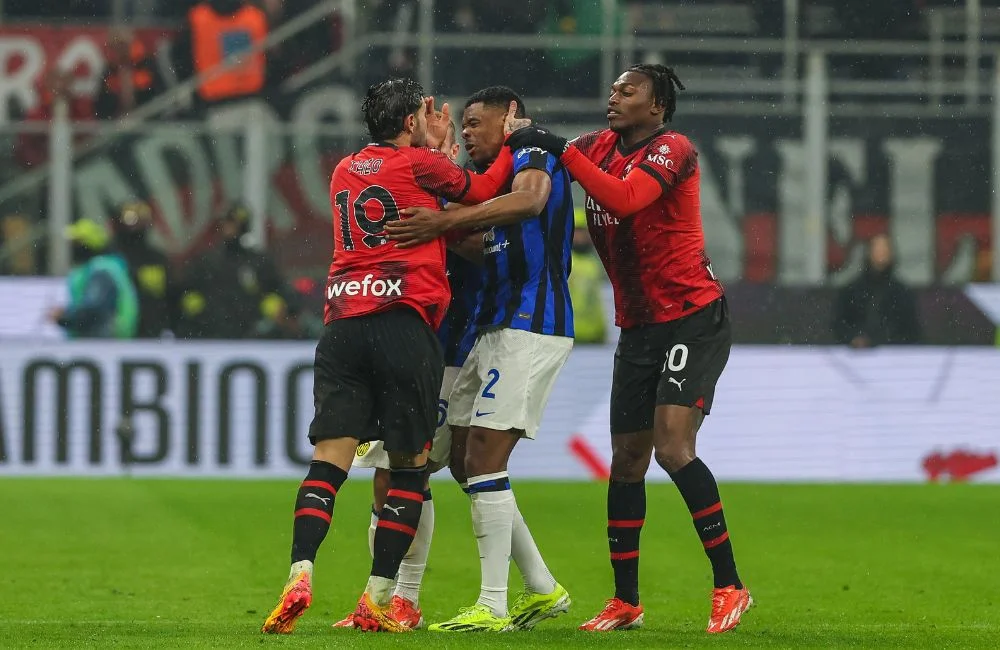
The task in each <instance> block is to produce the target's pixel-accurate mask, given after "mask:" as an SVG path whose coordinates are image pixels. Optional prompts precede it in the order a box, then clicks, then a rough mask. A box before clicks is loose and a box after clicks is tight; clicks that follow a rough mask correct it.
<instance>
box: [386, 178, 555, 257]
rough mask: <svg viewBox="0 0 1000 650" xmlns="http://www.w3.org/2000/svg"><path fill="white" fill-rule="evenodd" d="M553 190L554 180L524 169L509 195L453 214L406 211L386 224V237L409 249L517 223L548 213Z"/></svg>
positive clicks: (450, 212)
mask: <svg viewBox="0 0 1000 650" xmlns="http://www.w3.org/2000/svg"><path fill="white" fill-rule="evenodd" d="M551 189H552V179H551V178H550V177H549V175H548V174H547V173H546V172H544V171H542V170H540V169H525V170H524V171H522V172H519V173H518V175H517V176H515V177H514V183H513V185H512V186H511V191H510V193H509V194H504V195H503V196H498V197H497V198H495V199H493V200H491V201H487V202H485V203H481V204H479V205H473V206H467V207H462V208H456V209H453V210H445V211H438V210H429V209H427V208H407V209H406V210H403V211H402V214H404V215H406V218H405V219H401V220H398V221H389V222H387V223H386V224H385V232H386V236H387V237H388V238H389V239H392V240H395V241H396V243H397V246H398V247H399V248H410V247H413V246H419V245H420V244H424V243H427V242H429V241H433V240H434V239H437V238H438V237H440V236H442V235H443V234H444V233H446V232H448V231H449V230H453V229H457V228H463V229H482V228H488V227H490V226H503V225H507V224H511V223H517V222H518V221H522V220H524V219H528V218H530V217H533V216H535V215H537V214H538V213H540V212H541V211H542V210H544V209H545V203H546V202H547V201H548V200H549V192H550V191H551Z"/></svg>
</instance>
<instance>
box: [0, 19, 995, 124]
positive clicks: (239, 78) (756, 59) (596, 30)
mask: <svg viewBox="0 0 1000 650" xmlns="http://www.w3.org/2000/svg"><path fill="white" fill-rule="evenodd" d="M612 2H613V13H614V15H615V16H616V17H617V22H616V24H614V25H612V26H611V29H612V31H613V32H615V33H616V34H617V33H621V31H622V30H623V29H625V27H626V26H628V28H629V29H630V30H634V31H635V32H636V33H638V34H640V35H652V36H655V35H661V36H675V35H676V36H684V35H693V36H697V35H708V36H719V37H726V36H728V37H739V38H745V37H751V36H760V37H769V38H781V37H782V36H783V35H784V34H785V24H784V22H785V21H784V17H785V2H784V0H697V2H695V1H694V0H673V1H668V2H641V1H638V0H635V1H630V0H612ZM964 3H965V0H895V1H893V2H874V3H873V2H870V1H869V0H839V1H837V0H802V2H801V7H800V13H801V15H800V18H799V22H798V26H797V30H796V32H797V35H798V36H799V37H801V38H824V39H829V38H834V39H835V38H842V39H851V38H862V39H870V38H877V39H881V40H886V39H919V38H927V34H928V25H927V23H928V21H927V14H928V10H933V9H938V8H953V9H960V8H961V7H962V6H964ZM315 5H316V2H315V1H314V0H30V1H26V0H5V2H3V3H0V6H2V11H3V20H4V21H5V22H12V23H19V22H31V21H38V20H43V21H49V23H50V24H65V21H69V22H74V21H75V22H85V23H93V22H95V21H96V22H98V23H100V22H104V23H105V24H111V21H113V20H119V21H121V22H119V23H115V24H119V25H143V26H149V25H161V26H168V27H172V28H176V32H175V34H174V35H173V37H172V39H171V43H170V45H169V52H167V53H166V56H162V55H161V53H157V52H153V51H150V49H149V48H148V47H146V46H144V45H143V44H142V43H141V42H140V41H139V40H138V39H136V38H135V37H134V34H133V32H131V31H130V30H129V29H126V28H118V29H115V30H112V32H111V35H110V37H109V38H108V43H107V44H106V49H107V59H108V61H107V68H106V75H105V78H104V80H103V83H102V84H101V90H100V95H99V97H98V98H97V99H96V100H91V101H89V102H83V101H81V102H78V105H75V106H74V107H73V114H72V117H73V118H74V119H90V118H98V119H110V118H115V117H120V116H122V115H126V114H128V113H129V112H130V111H132V110H134V109H135V108H137V107H139V106H141V105H142V104H144V103H145V102H146V101H148V100H149V99H151V98H152V97H155V96H156V95H158V94H159V93H160V92H162V91H163V90H164V89H166V88H168V87H170V86H172V85H174V84H176V83H178V82H179V81H183V80H185V79H188V78H190V77H191V76H192V75H194V74H197V73H201V72H204V71H205V70H207V69H209V68H211V67H212V66H214V65H216V64H218V63H219V62H220V61H222V59H223V58H225V57H226V56H228V55H231V54H234V53H240V52H243V51H249V50H250V48H251V47H253V46H255V45H258V44H259V43H260V42H261V41H263V40H264V39H265V38H267V36H268V34H269V33H271V32H272V31H273V30H275V29H277V28H279V27H280V26H281V25H282V24H284V23H286V22H287V21H289V20H291V19H293V18H295V17H296V16H298V15H300V14H301V13H302V12H304V11H307V10H309V9H311V8H313V7H315ZM421 5H422V3H421V2H420V0H366V1H364V2H358V3H357V10H358V16H357V21H358V22H357V26H356V30H357V32H358V33H362V34H363V33H369V32H382V33H386V32H388V33H392V32H396V33H398V34H400V35H401V36H409V35H412V34H414V33H416V32H417V31H418V29H419V25H420V16H419V14H420V9H421ZM981 5H982V7H983V8H984V9H986V8H989V7H995V6H1000V0H982V2H981ZM116 7H118V9H119V13H118V14H117V15H116V14H115V13H114V11H115V8H116ZM712 12H716V13H712ZM718 12H722V13H721V14H720V13H718ZM723 18H724V20H723ZM607 22H608V21H607V20H605V2H603V1H602V0H527V1H526V2H522V3H519V4H518V5H517V7H516V10H514V9H512V8H511V5H509V4H508V3H504V2H495V1H492V0H435V2H434V13H433V27H434V30H435V31H436V32H438V33H445V34H486V35H493V34H525V35H527V34H536V35H541V36H545V37H550V36H585V37H597V36H599V35H601V34H602V33H603V32H604V31H605V29H606V27H607ZM220 33H221V34H222V35H223V38H217V36H218V34H220ZM343 36H344V34H343V24H342V21H341V19H340V17H339V16H337V15H332V16H328V17H327V18H326V19H324V20H322V21H320V22H318V23H315V24H314V25H312V26H311V27H309V28H307V29H306V30H304V31H302V32H300V33H297V34H296V36H295V38H293V39H292V40H290V41H287V42H285V43H284V44H280V45H278V46H276V47H274V48H272V49H269V50H268V51H267V53H266V54H260V55H254V56H250V57H248V58H247V60H246V61H244V63H243V64H242V65H241V66H239V68H238V69H235V70H231V71H229V72H227V73H222V74H219V75H216V76H215V77H214V78H213V79H210V80H205V82H204V83H202V84H200V85H199V86H198V88H197V91H196V93H195V94H194V97H193V101H192V102H190V103H187V104H185V105H184V106H183V108H182V109H180V115H181V116H184V114H185V113H186V114H188V115H191V114H198V113H199V112H201V111H203V110H204V109H205V108H206V107H208V106H212V105H214V104H217V103H220V102H230V101H234V100H239V99H245V98H247V97H262V98H264V99H267V100H269V101H272V102H278V101H279V95H280V90H279V86H280V84H281V83H282V82H284V81H286V80H288V79H289V78H290V77H291V76H293V75H294V74H295V73H296V72H299V71H301V70H303V69H305V68H307V67H309V66H310V65H312V64H314V63H315V62H317V61H320V60H322V59H324V58H325V57H327V56H328V55H330V54H331V53H334V52H336V51H337V50H338V49H339V48H340V47H341V44H342V42H343ZM441 52H442V54H441V55H439V56H437V57H436V60H435V62H434V68H435V79H436V80H437V81H438V83H439V84H440V85H441V86H442V87H446V88H448V89H449V92H451V93H454V94H463V93H468V92H471V91H473V90H474V89H475V88H479V87H482V86H483V85H489V84H493V83H500V82H503V81H505V80H509V79H510V78H511V77H515V78H521V77H525V78H531V79H532V80H533V82H534V84H535V86H536V87H539V88H544V89H545V90H544V92H540V93H539V94H548V95H552V96H556V95H558V96H593V95H594V94H595V93H599V92H600V89H599V88H597V84H598V83H599V79H598V77H599V75H596V74H594V71H595V70H598V69H599V54H598V53H597V52H596V51H595V50H593V49H574V48H569V47H551V48H549V47H543V48H539V49H537V50H524V49H510V48H505V47H497V48H496V49H492V48H490V49H478V50H475V51H472V50H469V51H466V50H462V49H453V48H449V49H444V50H441ZM637 55H638V56H640V57H642V58H651V59H660V58H663V57H664V56H668V55H669V56H668V58H670V60H671V61H672V62H674V63H681V64H684V63H689V61H688V58H692V57H693V60H696V61H697V62H698V63H699V65H718V66H719V67H720V69H721V70H723V71H724V70H725V69H726V68H727V67H728V68H741V69H744V70H745V71H747V74H751V73H753V71H755V70H758V69H761V70H763V71H764V72H765V73H773V72H775V70H777V69H778V67H779V62H780V61H779V58H776V57H771V58H772V59H773V60H769V61H767V62H766V63H761V60H763V59H767V57H761V56H757V55H755V54H731V55H719V54H711V53H706V52H701V51H699V52H698V53H696V54H690V53H678V52H673V53H663V52H657V51H648V52H639V53H637ZM417 60H418V56H417V48H416V47H410V46H407V45H405V44H403V43H400V44H398V45H392V46H386V47H375V48H371V49H370V50H369V51H368V53H367V55H366V56H365V57H362V58H361V59H359V60H358V61H357V66H356V67H355V69H352V70H350V71H347V72H342V71H336V72H331V73H329V74H328V75H327V76H326V77H325V80H326V81H346V82H347V83H354V84H355V85H357V86H358V87H359V88H363V87H365V86H367V84H368V83H370V82H371V81H372V80H374V79H378V78H384V77H385V76H386V75H389V74H395V75H411V76H415V74H416V69H415V68H416V65H417V63H416V62H417ZM890 65H892V66H895V65H897V64H896V63H891V64H890ZM880 66H881V67H884V66H885V63H884V62H881V61H879V60H878V58H877V57H874V58H872V59H871V60H863V59H860V58H858V57H853V58H852V59H851V60H850V61H849V62H847V63H844V64H842V65H839V66H838V65H837V64H836V62H835V64H834V67H835V69H840V71H841V72H843V73H844V74H846V75H848V76H858V77H864V76H869V77H870V76H871V75H872V74H878V75H880V76H883V75H888V76H890V77H892V76H898V75H900V74H902V72H901V71H900V70H896V69H881V68H880ZM876 68H879V69H876ZM42 90H43V93H44V94H45V95H46V96H47V99H48V100H50V101H51V99H53V98H55V97H58V96H59V93H60V92H65V83H63V82H62V81H61V80H59V79H46V80H45V87H44V88H43V89H42ZM46 110H47V109H45V108H39V109H38V110H37V111H36V113H35V114H31V115H25V116H24V117H27V118H29V119H45V117H46ZM171 115H172V116H178V112H177V111H174V112H173V113H171Z"/></svg>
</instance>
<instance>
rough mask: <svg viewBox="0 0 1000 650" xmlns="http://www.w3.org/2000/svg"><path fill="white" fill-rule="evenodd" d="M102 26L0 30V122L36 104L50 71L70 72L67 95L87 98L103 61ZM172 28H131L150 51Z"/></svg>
mask: <svg viewBox="0 0 1000 650" xmlns="http://www.w3.org/2000/svg"><path fill="white" fill-rule="evenodd" d="M111 32H112V28H110V27H108V26H67V27H34V26H20V27H0V124H3V123H7V122H10V121H12V120H15V119H16V118H17V117H18V116H20V115H24V114H26V113H28V112H30V111H31V110H32V109H34V108H35V107H36V106H38V103H39V100H40V93H41V88H42V84H43V82H44V80H45V78H46V74H47V73H48V72H49V71H50V70H52V69H54V68H55V69H59V70H66V71H69V72H71V73H72V75H73V78H74V82H73V85H72V92H73V94H75V95H78V96H93V95H95V94H96V93H97V91H98V89H99V88H100V84H101V79H102V78H103V76H104V71H105V67H106V65H107V60H108V56H107V53H108V42H109V40H110V38H109V37H110V36H111ZM172 33H173V30H169V29H159V28H142V29H135V30H132V34H133V35H134V37H135V38H136V39H137V40H138V41H139V42H140V43H142V45H143V46H144V47H145V49H146V51H147V52H149V53H153V52H155V51H156V49H157V48H158V47H160V45H161V44H162V43H164V42H165V41H168V40H169V39H170V37H171V35H172Z"/></svg>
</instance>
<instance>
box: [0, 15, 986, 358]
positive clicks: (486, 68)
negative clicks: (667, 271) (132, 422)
mask: <svg viewBox="0 0 1000 650" xmlns="http://www.w3.org/2000/svg"><path fill="white" fill-rule="evenodd" d="M614 1H615V12H614V13H615V15H616V16H617V18H618V21H619V22H617V23H616V24H614V25H612V26H611V27H610V29H611V31H613V32H616V33H617V32H618V31H620V30H622V29H624V26H625V25H631V26H632V28H634V29H635V30H636V31H637V32H639V33H640V34H652V35H657V34H659V35H690V34H699V33H704V34H711V35H713V36H731V37H741V38H742V37H749V36H761V37H769V38H780V37H782V36H783V35H784V33H785V25H784V12H785V2H784V0H697V1H694V0H687V1H684V0H673V1H664V2H649V1H647V2H638V1H627V0H614ZM964 4H965V3H964V0H898V1H894V2H875V3H873V2H870V0H837V1H835V0H802V2H801V12H802V13H801V16H800V24H799V26H798V33H799V36H801V37H803V38H864V39H867V38H879V39H913V38H926V34H927V20H926V16H927V12H928V10H933V9H939V8H953V9H958V8H961V7H962V6H964ZM981 4H982V6H983V7H984V8H988V7H997V6H1000V0H983V1H982V3H981ZM315 5H316V2H315V0H31V1H26V0H4V1H3V2H2V3H0V6H2V12H3V16H2V17H3V20H4V22H5V23H15V24H16V23H19V22H21V23H30V22H32V21H38V20H43V21H49V23H50V24H66V23H67V22H69V23H73V22H80V23H89V24H92V23H98V24H100V23H104V24H109V23H111V22H112V21H113V20H121V21H122V22H121V23H116V25H117V26H115V27H114V28H112V29H110V30H109V31H108V37H107V42H106V43H105V58H106V62H105V67H104V74H103V79H101V81H100V84H99V88H98V92H97V93H96V95H93V96H84V95H81V94H79V93H75V92H73V90H72V88H73V79H74V77H73V74H74V71H72V70H63V69H60V68H57V67H55V66H53V67H52V68H51V69H50V71H49V72H48V73H46V74H45V75H44V76H43V78H41V79H40V81H39V89H38V90H39V93H38V97H39V101H38V102H37V104H36V105H35V106H34V107H33V108H31V109H30V110H28V111H24V112H23V113H22V114H21V115H16V116H15V117H18V118H20V119H23V120H26V121H41V122H45V121H49V120H51V119H52V117H53V114H54V111H55V107H56V105H57V104H59V105H64V106H65V109H66V111H67V112H68V115H69V117H70V118H71V119H72V120H74V121H79V122H86V121H94V120H110V119H116V118H121V117H125V116H128V115H130V114H131V113H133V112H134V111H135V110H136V109H138V108H140V107H142V106H144V105H145V104H147V103H148V102H150V101H151V100H152V99H154V98H156V97H157V96H159V95H160V94H162V93H163V92H165V91H166V90H168V89H170V88H171V87H172V86H174V85H175V84H177V83H178V82H182V81H184V80H186V79H189V78H191V77H194V76H201V77H202V78H201V81H200V83H198V84H197V85H196V87H195V90H194V92H193V93H192V97H191V100H190V101H189V102H187V103H185V104H183V106H182V107H180V108H179V109H178V108H174V109H172V110H171V111H168V112H167V113H166V115H167V116H168V117H170V118H184V119H189V118H201V117H203V116H204V114H205V113H206V111H209V110H211V109H212V108H214V107H217V106H225V105H229V104H231V103H235V102H241V101H244V100H259V99H264V100H267V101H270V102H272V103H275V102H277V101H278V96H279V95H280V93H281V91H280V84H281V83H283V82H284V81H287V80H288V79H289V78H290V77H292V76H293V75H295V73H297V72H299V71H302V70H304V69H306V68H308V67H309V66H310V65H312V64H314V63H315V62H317V61H320V60H322V59H323V58H324V57H326V56H328V55H330V54H332V53H334V52H336V51H337V50H338V49H339V48H340V47H341V45H342V42H343V38H344V34H343V24H342V22H341V20H340V18H339V17H337V16H336V15H333V16H329V17H327V18H326V19H324V20H322V21H320V22H318V23H316V24H314V25H312V26H311V27H309V28H308V29H306V30H305V31H303V32H301V33H299V34H297V35H296V36H295V38H294V39H292V40H290V41H287V42H285V43H283V44H280V45H278V46H277V47H274V48H272V49H268V50H267V52H266V53H264V52H255V53H251V51H252V50H254V49H255V48H259V46H260V45H261V43H262V42H263V41H264V40H265V39H267V38H268V35H269V34H271V33H272V32H273V31H274V30H275V29H277V28H279V27H280V26H282V25H283V24H285V23H286V22H287V21H289V20H291V19H294V18H295V17H296V16H299V15H300V14H301V13H302V12H304V11H308V10H309V9H311V8H313V7H314V6H315ZM421 6H422V3H421V2H420V1H419V0H364V1H361V0H359V1H358V2H357V8H358V11H359V15H358V16H357V20H358V26H357V30H358V31H359V33H368V32H389V33H393V32H394V33H396V34H399V35H400V36H409V35H412V34H414V33H416V32H417V31H418V30H419V25H420V23H421V17H420V9H421ZM713 8H714V10H716V11H718V10H722V11H724V12H725V13H726V17H727V20H725V21H715V20H706V18H705V16H706V15H709V14H706V13H704V12H711V11H712V10H713ZM605 11H606V9H605V3H604V2H603V1H602V0H526V1H525V2H522V3H518V4H517V5H516V6H514V5H511V4H509V3H505V2H497V1H495V0H435V2H434V14H433V26H434V29H435V31H436V32H439V33H443V34H466V35H471V34H485V35H487V36H489V35H494V34H514V35H527V34H536V35H542V36H545V37H553V36H585V37H597V36H599V35H601V34H602V33H604V32H605V30H606V29H607V28H608V25H607V21H606V20H605V15H606V14H605ZM116 12H117V13H116ZM148 25H160V26H166V27H169V28H170V30H171V31H170V38H169V42H168V45H167V46H166V47H165V48H163V49H162V50H156V49H155V48H153V47H151V46H150V44H149V42H148V41H144V40H142V39H140V38H139V37H138V36H137V32H136V30H135V29H133V27H135V26H148ZM220 35H221V37H220ZM441 52H442V53H445V54H442V55H441V56H438V57H437V58H436V60H435V63H434V66H435V68H434V77H435V82H436V85H440V87H442V88H447V89H448V92H449V93H450V94H454V95H462V94H467V93H470V92H472V91H473V90H475V89H477V88H479V87H482V86H484V85H489V84H492V83H507V82H509V80H510V79H511V78H518V79H526V80H530V84H531V89H530V94H538V95H551V96H574V95H577V96H582V95H587V96H594V95H595V94H597V93H600V92H601V90H600V89H599V88H598V87H597V86H598V84H599V79H598V77H599V75H597V74H595V73H594V71H595V70H598V69H599V67H600V64H599V61H598V58H599V55H598V54H597V53H596V51H594V50H588V49H574V48H568V47H560V48H541V49H537V50H531V51H526V50H524V49H512V48H504V47H497V48H496V49H487V50H477V51H476V53H475V55H470V53H471V51H464V50H461V49H445V50H441ZM241 53H246V56H245V57H244V59H243V60H242V62H241V63H240V65H238V66H235V67H233V68H230V69H229V70H226V71H223V72H219V73H216V74H211V75H204V74H203V73H205V72H206V71H208V70H209V69H211V68H213V67H214V66H216V65H217V64H219V63H220V62H221V61H222V60H223V59H225V58H226V57H228V56H230V55H233V54H241ZM638 54H639V55H640V56H641V57H644V58H653V59H655V58H657V57H658V56H660V54H658V53H656V52H641V53H638ZM417 55H418V52H417V50H416V48H415V47H411V46H410V45H408V44H407V43H406V42H405V41H404V39H402V38H401V39H399V42H398V43H397V44H396V45H390V46H385V47H381V48H372V49H371V50H369V51H368V52H367V53H366V54H365V56H363V57H359V59H358V65H357V68H356V69H352V70H350V71H346V72H342V71H334V72H331V73H330V74H328V75H327V76H326V77H324V79H323V80H322V81H324V82H329V81H339V82H342V83H346V84H349V85H350V84H353V85H354V86H356V87H358V88H362V87H364V86H365V85H367V84H368V83H370V82H372V81H374V80H375V79H380V78H384V77H385V76H387V75H407V76H416V75H417V74H418V70H417V69H416V66H417V61H418V56H417ZM683 56H684V55H680V54H676V53H675V54H673V55H670V59H671V61H675V62H679V63H682V64H683V63H684V59H683ZM690 56H691V57H693V58H695V59H697V63H700V64H707V65H716V64H718V65H719V66H720V67H721V68H724V67H725V65H727V64H729V65H735V66H737V67H739V68H740V69H741V70H744V71H745V70H747V69H749V63H748V61H747V60H744V59H736V60H729V61H724V60H721V59H719V60H717V59H714V58H712V57H713V56H714V55H710V54H706V53H701V52H699V53H695V54H691V55H690ZM739 56H745V57H746V56H752V55H749V54H747V55H739ZM835 65H836V63H835ZM879 65H881V63H880V62H879V61H878V60H876V59H874V58H873V59H872V60H871V61H867V62H864V61H862V62H859V60H857V59H856V60H855V61H853V62H852V63H851V64H849V65H848V66H847V69H846V74H848V75H855V76H869V75H871V74H872V73H873V68H877V67H878V66H879ZM858 66H861V67H858ZM897 73H898V71H894V70H877V71H875V74H876V75H878V76H883V75H888V76H893V75H894V74H897ZM526 83H528V82H526ZM12 105H14V106H16V102H15V103H13V104H12ZM75 137H77V138H80V139H83V138H85V137H87V136H86V134H85V132H83V131H80V132H78V133H77V134H76V136H75ZM48 138H49V135H48V133H47V132H46V131H45V130H44V129H37V130H25V131H23V132H20V133H19V135H18V136H17V138H16V140H15V142H14V143H13V145H14V146H13V149H12V150H13V155H14V158H15V159H16V162H17V163H19V165H18V166H19V167H20V168H21V169H32V168H35V167H37V166H39V165H41V164H43V163H44V162H46V160H47V158H48V147H49V139H48ZM34 212H40V211H39V210H34ZM249 222H250V213H249V211H248V210H247V209H246V208H245V207H243V206H239V205H236V206H230V207H229V208H227V209H226V210H225V211H224V213H222V214H220V215H219V216H218V218H217V220H216V222H215V226H216V227H215V231H214V237H213V238H212V242H211V244H210V246H209V248H208V249H207V250H205V251H203V252H201V253H200V254H198V255H196V256H194V257H191V258H188V259H185V260H183V263H181V264H179V265H175V264H172V263H171V261H170V260H168V259H167V258H166V256H165V255H164V254H163V253H162V252H161V251H159V250H158V249H157V248H156V247H155V246H154V245H153V243H152V242H151V240H150V233H151V228H152V214H151V210H150V207H149V206H148V205H146V204H144V203H141V202H132V203H128V204H125V205H123V206H121V208H120V209H119V210H118V211H117V212H116V214H114V215H112V216H111V217H110V218H109V219H108V220H107V224H108V227H105V226H103V225H101V224H100V223H98V222H96V221H89V220H81V221H77V222H76V223H75V224H74V225H73V226H72V227H71V229H70V231H69V232H68V233H67V236H69V237H70V239H71V240H72V242H73V251H74V267H73V272H72V273H71V275H70V289H71V291H70V294H71V297H72V300H71V304H69V305H67V306H66V308H65V309H61V310H59V311H58V312H57V313H53V315H52V317H53V319H54V320H56V321H57V322H59V323H60V324H62V325H63V326H64V327H65V328H66V330H67V331H68V332H69V333H70V334H71V335H73V336H115V337H133V336H136V337H158V336H162V335H164V334H166V335H171V336H176V337H181V338H237V339H238V338H300V337H301V338H310V337H312V336H313V335H314V334H315V332H316V330H317V328H318V327H319V326H320V325H321V323H320V319H319V313H318V310H319V307H320V306H321V305H322V292H323V288H322V279H321V278H299V279H296V280H291V281H290V280H289V279H287V278H284V277H282V275H281V273H280V272H279V270H278V268H277V266H276V264H275V263H274V261H273V260H272V259H271V258H270V257H269V256H268V255H267V254H266V253H262V252H259V251H256V250H255V249H253V248H252V247H249V246H247V245H246V244H245V241H246V235H247V231H248V228H249ZM0 225H3V231H2V232H0V241H3V240H6V239H13V238H15V237H20V236H24V235H25V233H26V232H27V230H28V226H27V225H24V224H23V223H21V222H20V221H18V220H16V219H12V220H6V221H4V222H3V224H0ZM578 235H579V236H578V241H577V242H576V244H575V246H574V262H573V268H574V275H573V277H572V281H573V283H574V288H573V291H574V303H575V304H576V305H577V313H578V329H579V330H580V331H581V332H583V334H581V338H583V339H586V340H588V341H593V342H600V341H603V340H605V339H606V337H607V332H606V329H605V317H604V314H603V312H602V311H601V310H602V309H603V307H602V302H601V299H600V292H601V287H602V285H603V282H604V280H603V278H604V276H603V271H602V270H601V269H600V266H599V264H596V263H595V258H594V257H593V253H592V251H591V250H589V249H588V247H589V242H588V238H587V236H586V234H585V231H584V230H583V229H582V228H581V229H578ZM581 323H582V327H581ZM832 331H833V333H834V335H835V337H836V338H837V340H838V341H840V342H842V343H844V344H847V345H851V346H853V347H870V346H874V345H879V344H882V343H916V342H919V341H920V340H921V328H920V324H919V322H918V317H917V310H916V306H915V300H914V298H913V293H912V291H911V290H910V289H908V288H907V287H906V286H905V285H903V284H902V283H901V282H900V281H899V280H898V279H897V278H896V277H895V276H894V274H893V266H892V251H891V246H890V244H889V240H888V239H886V238H875V239H873V240H872V241H871V242H870V245H869V258H868V264H867V266H866V268H865V270H864V272H863V273H862V274H861V275H860V276H859V277H858V278H857V279H856V280H855V281H854V282H852V283H851V284H850V285H848V286H846V287H845V288H843V290H842V292H841V295H840V297H839V298H838V300H837V302H836V305H835V315H834V322H833V323H832Z"/></svg>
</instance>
